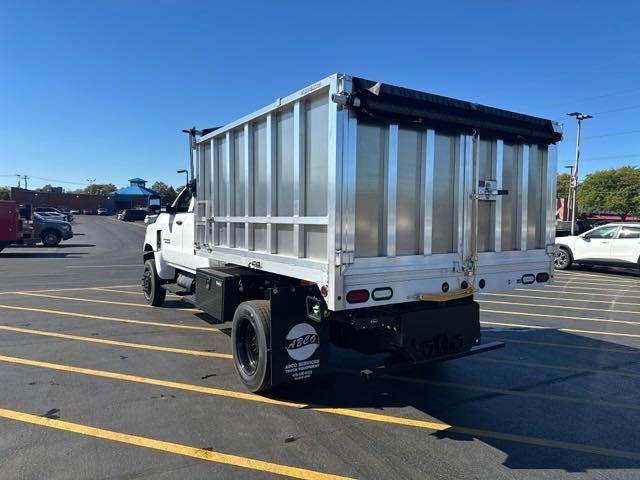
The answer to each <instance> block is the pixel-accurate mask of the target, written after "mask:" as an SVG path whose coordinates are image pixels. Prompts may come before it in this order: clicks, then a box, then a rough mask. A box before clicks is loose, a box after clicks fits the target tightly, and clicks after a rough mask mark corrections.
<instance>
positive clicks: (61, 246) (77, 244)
mask: <svg viewBox="0 0 640 480" xmlns="http://www.w3.org/2000/svg"><path fill="white" fill-rule="evenodd" d="M73 247H95V244H94V243H61V244H60V245H58V248H73Z"/></svg>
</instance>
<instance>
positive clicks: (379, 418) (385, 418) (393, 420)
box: [0, 355, 640, 459]
mask: <svg viewBox="0 0 640 480" xmlns="http://www.w3.org/2000/svg"><path fill="white" fill-rule="evenodd" d="M0 361H4V362H9V363H14V364H21V365H29V366H34V367H41V368H48V369H52V370H60V371H65V372H72V373H80V374H85V375H92V376H97V377H104V378H110V379H116V380H125V381H131V382H136V383H144V384H148V385H155V386H162V387H168V388H175V389H180V390H187V391H191V392H198V393H204V394H208V395H217V396H222V397H229V398H234V399H239V400H249V401H254V402H259V403H266V404H273V405H280V406H285V407H291V408H296V409H301V410H302V409H304V410H305V411H306V410H311V411H316V412H321V413H330V414H334V415H340V416H344V417H351V418H357V419H361V420H368V421H372V422H379V423H385V424H393V425H402V426H406V427H415V428H422V429H425V430H430V431H443V430H447V431H449V432H454V433H462V434H465V435H470V436H475V437H484V438H492V439H500V440H509V441H512V442H517V443H524V444H529V445H540V446H545V447H551V448H560V449H565V450H571V451H577V452H587V453H594V454H598V455H606V456H611V457H618V458H633V459H640V453H637V452H628V451H622V450H614V449H607V448H600V447H593V446H590V445H583V444H579V443H570V442H562V441H556V440H549V439H545V438H539V437H530V436H527V435H516V434H510V433H502V432H495V431H492V430H482V429H475V428H469V427H461V426H454V425H449V424H447V423H443V422H435V421H427V420H417V419H411V418H404V417H396V416H392V415H382V414H379V413H370V412H363V411H360V410H351V409H347V408H330V407H318V406H313V405H306V404H302V403H295V402H288V401H284V400H276V399H272V398H268V397H262V396H259V395H254V394H251V393H246V392H236V391H233V390H223V389H219V388H212V387H204V386H200V385H192V384H188V383H178V382H171V381H165V380H158V379H153V378H147V377H139V376H134V375H127V374H123V373H116V372H108V371H104V370H93V369H87V368H80V367H73V366H69V365H61V364H55V363H47V362H40V361H37V360H28V359H24V358H17V357H8V356H5V355H0Z"/></svg>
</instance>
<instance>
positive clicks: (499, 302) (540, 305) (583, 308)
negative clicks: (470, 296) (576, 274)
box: [478, 300, 640, 325]
mask: <svg viewBox="0 0 640 480" xmlns="http://www.w3.org/2000/svg"><path fill="white" fill-rule="evenodd" d="M478 302H480V303H495V304H498V305H520V306H523V307H541V308H565V309H567V310H586V311H588V312H609V313H629V314H631V315H640V311H633V310H613V309H610V308H585V307H576V306H574V305H544V304H540V303H521V302H502V301H499V300H478ZM609 303H611V302H609ZM563 318H565V317H563ZM593 320H595V319H593ZM607 321H610V320H607ZM634 324H635V325H640V322H634Z"/></svg>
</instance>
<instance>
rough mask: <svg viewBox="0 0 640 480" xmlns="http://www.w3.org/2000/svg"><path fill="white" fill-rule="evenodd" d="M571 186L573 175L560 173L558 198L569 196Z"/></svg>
mask: <svg viewBox="0 0 640 480" xmlns="http://www.w3.org/2000/svg"><path fill="white" fill-rule="evenodd" d="M570 186H571V175H569V174H568V173H560V174H558V176H557V177H556V192H557V193H556V198H568V197H569V187H570Z"/></svg>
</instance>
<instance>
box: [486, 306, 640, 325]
mask: <svg viewBox="0 0 640 480" xmlns="http://www.w3.org/2000/svg"><path fill="white" fill-rule="evenodd" d="M482 313H500V314H503V315H520V316H524V317H545V318H560V319H565V320H578V321H581V322H598V323H621V324H624V325H640V322H633V321H631V320H613V319H608V318H607V319H604V318H585V317H574V316H572V315H549V314H546V313H526V312H512V311H508V310H488V309H486V308H483V309H482Z"/></svg>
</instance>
